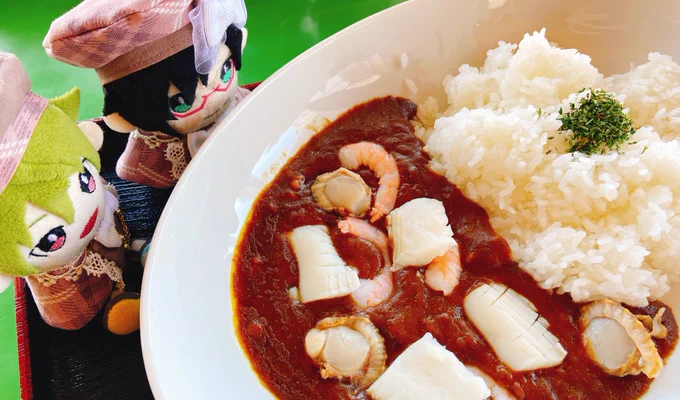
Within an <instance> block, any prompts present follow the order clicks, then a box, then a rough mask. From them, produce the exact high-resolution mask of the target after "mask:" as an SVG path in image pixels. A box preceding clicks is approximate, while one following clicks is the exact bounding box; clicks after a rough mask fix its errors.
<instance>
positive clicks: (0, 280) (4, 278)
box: [0, 274, 14, 293]
mask: <svg viewBox="0 0 680 400" xmlns="http://www.w3.org/2000/svg"><path fill="white" fill-rule="evenodd" d="M13 280H14V278H13V277H11V276H8V275H3V274H0V293H2V292H4V291H5V289H7V288H8V287H9V285H10V283H12V281H13Z"/></svg>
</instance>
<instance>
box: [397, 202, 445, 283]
mask: <svg viewBox="0 0 680 400" xmlns="http://www.w3.org/2000/svg"><path fill="white" fill-rule="evenodd" d="M387 231H388V233H389V236H390V238H391V239H392V263H393V267H392V269H393V270H395V271H397V270H400V269H403V268H405V267H424V266H426V265H428V264H429V263H431V262H432V260H434V259H435V258H436V257H439V256H442V255H444V254H445V253H446V252H447V251H449V250H450V249H451V248H453V247H454V246H456V241H455V240H454V239H453V231H452V230H451V226H449V218H448V217H447V216H446V210H445V209H444V204H443V203H442V202H441V201H439V200H434V199H428V198H419V199H414V200H411V201H409V202H407V203H405V204H403V205H402V206H401V207H399V208H397V209H395V210H394V211H392V212H391V213H390V214H389V215H388V216H387Z"/></svg>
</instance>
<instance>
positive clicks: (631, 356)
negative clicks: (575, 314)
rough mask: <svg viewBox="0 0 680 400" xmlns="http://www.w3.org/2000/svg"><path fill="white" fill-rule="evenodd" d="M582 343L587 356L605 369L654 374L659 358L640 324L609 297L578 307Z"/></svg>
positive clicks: (658, 369) (660, 366)
mask: <svg viewBox="0 0 680 400" xmlns="http://www.w3.org/2000/svg"><path fill="white" fill-rule="evenodd" d="M579 322H580V325H581V329H582V330H583V343H584V345H585V347H586V350H587V352H588V356H589V357H590V358H591V359H593V361H595V362H596V363H597V364H599V365H600V366H601V367H602V368H603V369H604V370H605V371H606V372H607V373H609V374H611V375H615V376H625V375H638V374H639V373H640V372H642V373H644V374H645V375H647V376H648V377H649V378H655V377H657V376H658V375H659V373H661V370H662V369H663V360H662V359H661V356H659V352H658V351H657V349H656V346H655V345H654V341H653V340H652V337H651V335H650V333H649V331H647V329H646V328H645V326H644V324H643V323H642V322H640V320H638V319H637V317H636V316H635V315H633V313H631V312H630V311H629V310H628V309H627V308H625V307H623V306H621V304H619V303H616V302H614V301H611V300H598V301H594V302H592V303H590V304H588V305H586V306H584V307H583V308H582V310H581V318H580V321H579Z"/></svg>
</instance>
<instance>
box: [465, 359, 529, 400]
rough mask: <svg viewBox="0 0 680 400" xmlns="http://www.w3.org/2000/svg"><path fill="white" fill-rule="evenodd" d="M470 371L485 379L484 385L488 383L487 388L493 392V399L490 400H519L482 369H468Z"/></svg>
mask: <svg viewBox="0 0 680 400" xmlns="http://www.w3.org/2000/svg"><path fill="white" fill-rule="evenodd" d="M467 369H468V371H470V372H472V373H473V374H474V375H475V376H478V377H480V378H482V379H484V383H486V386H488V387H489V390H491V397H489V399H491V400H517V398H516V397H515V396H513V395H512V394H510V392H508V391H507V390H505V388H504V387H502V386H500V385H499V384H498V383H496V381H495V380H493V378H492V377H490V376H489V375H487V374H485V373H484V372H482V370H481V369H479V368H477V367H470V366H468V367H467Z"/></svg>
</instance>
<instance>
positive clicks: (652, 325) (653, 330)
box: [635, 307, 668, 339]
mask: <svg viewBox="0 0 680 400" xmlns="http://www.w3.org/2000/svg"><path fill="white" fill-rule="evenodd" d="M665 312H666V308H665V307H662V308H660V309H659V311H657V313H656V315H655V316H654V318H652V317H650V316H649V315H644V314H641V315H635V316H636V317H637V319H639V320H640V322H642V324H643V325H644V326H645V328H647V330H648V331H649V334H650V335H651V336H652V337H653V338H656V339H663V338H665V337H666V335H668V329H667V328H666V327H665V326H664V324H663V322H661V318H663V314H664V313H665Z"/></svg>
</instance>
